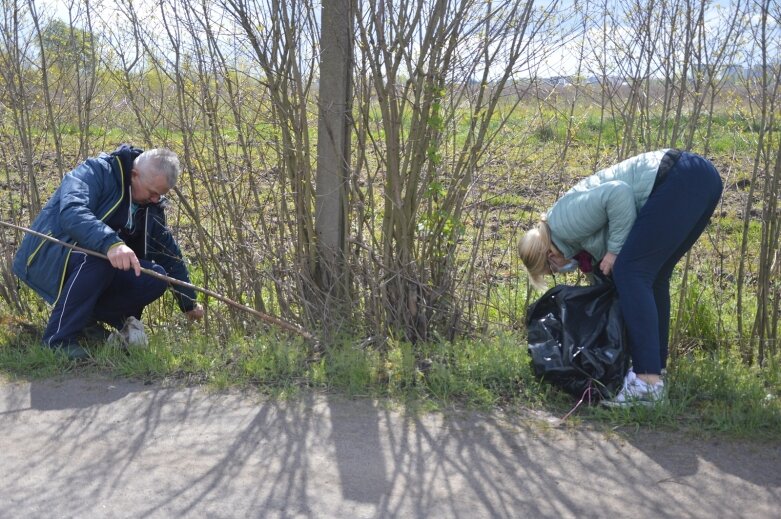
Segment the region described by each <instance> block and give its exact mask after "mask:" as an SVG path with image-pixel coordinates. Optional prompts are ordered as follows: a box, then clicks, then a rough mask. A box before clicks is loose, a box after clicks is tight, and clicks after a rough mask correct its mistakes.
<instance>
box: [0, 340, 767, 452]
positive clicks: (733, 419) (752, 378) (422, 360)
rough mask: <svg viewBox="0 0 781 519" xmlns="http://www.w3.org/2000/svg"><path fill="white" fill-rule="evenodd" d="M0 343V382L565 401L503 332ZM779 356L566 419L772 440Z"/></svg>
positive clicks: (694, 372) (494, 405)
mask: <svg viewBox="0 0 781 519" xmlns="http://www.w3.org/2000/svg"><path fill="white" fill-rule="evenodd" d="M10 328H11V327H8V326H5V327H4V328H3V330H2V335H0V373H2V374H4V375H7V376H10V377H12V378H45V377H52V376H58V375H62V374H75V375H76V376H79V375H85V374H88V373H100V374H102V375H104V376H113V377H124V378H129V379H135V380H143V381H152V382H158V383H164V384H185V385H192V384H199V385H200V384H205V385H207V386H209V387H213V388H215V389H226V388H242V389H249V390H254V391H258V392H260V393H263V394H268V395H273V396H276V397H287V396H291V395H296V394H299V393H300V392H301V391H326V392H337V393H341V394H345V395H348V396H351V397H372V398H382V399H388V400H390V401H393V402H397V403H403V404H405V405H408V406H411V407H414V408H418V409H425V410H437V409H446V408H453V407H454V406H456V407H461V408H466V409H477V410H483V411H487V410H495V409H501V410H504V411H506V412H510V413H512V412H514V411H517V410H519V409H528V408H534V409H539V410H544V411H547V412H550V413H551V414H553V415H554V416H558V417H562V416H564V415H565V414H566V413H567V412H568V411H569V410H570V409H571V408H572V407H573V406H574V405H575V403H576V402H575V400H574V399H572V398H571V397H569V396H568V395H565V394H564V393H562V392H560V391H558V390H556V389H555V388H553V387H551V386H549V385H547V384H544V383H541V382H540V381H539V380H537V379H536V378H535V377H534V375H533V374H532V372H531V368H530V365H529V359H528V355H527V352H526V343H525V338H524V337H523V336H521V335H519V334H517V333H504V334H500V335H495V336H492V337H490V338H488V337H487V338H485V339H482V340H468V341H458V342H456V343H454V344H450V343H445V342H441V343H433V344H425V345H420V344H418V345H416V346H415V347H413V346H412V345H411V344H409V343H407V342H403V341H394V340H389V341H388V342H387V343H386V344H385V345H384V347H381V348H376V347H371V348H365V347H361V346H358V345H357V344H356V343H355V342H354V341H349V340H344V341H342V342H340V343H338V344H336V345H334V346H332V347H330V348H327V349H326V350H325V351H323V352H315V351H313V350H312V348H311V347H310V346H309V345H307V344H306V343H304V342H302V341H300V340H295V339H291V338H289V337H280V336H276V335H273V334H267V335H258V336H254V337H241V336H236V337H231V338H228V339H226V340H224V341H223V342H221V343H218V342H216V341H214V340H213V339H212V338H209V337H206V336H204V335H203V334H202V333H200V332H198V331H196V330H195V329H189V330H171V331H165V330H163V331H160V332H158V333H157V334H156V335H153V336H152V337H151V340H150V345H149V347H148V348H147V349H143V350H131V351H129V352H125V351H121V350H118V349H116V348H112V347H109V346H105V345H102V344H91V345H90V346H89V350H90V352H91V354H92V359H91V360H90V361H88V362H83V363H74V362H71V361H68V360H67V359H66V358H65V357H64V356H62V355H60V354H57V353H54V352H52V351H50V350H47V349H44V348H41V347H39V346H37V340H36V338H35V336H34V334H30V333H14V332H12V331H11V330H10ZM778 365H779V358H778V357H771V358H770V359H769V361H768V363H767V366H766V367H764V368H757V367H747V366H746V365H745V364H744V363H743V362H742V361H741V360H740V358H739V356H738V354H737V353H729V350H726V351H725V350H724V349H720V350H719V352H711V353H708V352H705V351H695V352H692V353H689V354H686V355H682V356H680V357H677V358H675V357H674V358H673V359H672V361H671V364H670V367H669V373H668V375H667V381H668V383H667V385H668V392H669V399H668V400H667V401H666V402H665V403H663V404H661V405H659V406H657V407H654V408H636V409H607V408H602V407H600V406H591V407H588V406H583V407H580V408H579V409H578V410H577V411H576V412H575V413H574V414H573V415H572V417H571V418H570V419H569V420H570V421H571V422H572V423H574V424H577V423H582V422H584V421H585V422H589V423H592V424H594V425H599V424H603V425H605V426H609V427H636V426H642V427H647V428H662V429H675V430H683V431H688V432H690V433H691V434H693V435H716V436H725V437H734V438H744V439H763V440H764V439H770V440H779V439H781V375H779V370H778Z"/></svg>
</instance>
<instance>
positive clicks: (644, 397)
mask: <svg viewBox="0 0 781 519" xmlns="http://www.w3.org/2000/svg"><path fill="white" fill-rule="evenodd" d="M662 398H664V381H663V380H660V381H659V382H657V383H656V384H649V383H647V382H645V381H643V380H641V379H639V378H638V377H637V375H636V374H635V372H634V371H632V370H631V369H630V370H629V372H628V373H627V374H626V377H624V387H623V388H621V391H619V392H618V394H617V395H616V396H615V397H614V398H612V399H610V400H602V404H603V405H606V406H608V407H631V406H634V405H642V406H652V405H655V404H657V403H658V402H659V401H660V400H662Z"/></svg>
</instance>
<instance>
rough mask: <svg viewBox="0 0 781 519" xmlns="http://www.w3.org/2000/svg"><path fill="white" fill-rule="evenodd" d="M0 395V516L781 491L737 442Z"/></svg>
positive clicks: (172, 391) (384, 513)
mask: <svg viewBox="0 0 781 519" xmlns="http://www.w3.org/2000/svg"><path fill="white" fill-rule="evenodd" d="M0 395H2V397H0V421H2V424H3V434H1V435H0V453H1V454H0V456H2V462H3V467H4V469H5V470H4V471H0V502H3V503H4V509H5V511H6V512H7V513H8V514H10V516H47V515H53V514H54V515H57V516H60V517H84V516H90V517H168V516H209V517H237V516H248V517H261V516H262V517H432V516H433V517H469V518H473V517H523V516H529V517H575V516H577V517H601V516H605V515H607V514H611V513H622V512H625V511H626V510H630V509H631V510H634V511H636V512H637V514H640V515H638V516H643V515H648V514H652V513H653V514H657V515H661V516H662V517H673V516H679V517H680V516H686V517H724V516H735V517H737V516H751V517H775V516H777V510H778V509H779V505H781V499H780V495H781V482H779V479H778V473H777V471H776V472H773V468H774V466H775V467H777V466H778V465H777V464H776V463H777V455H778V451H777V450H775V451H773V454H772V455H769V453H768V452H767V451H757V452H754V451H752V450H751V447H753V446H751V445H749V446H741V445H736V444H732V443H724V444H707V443H697V442H694V441H688V442H687V441H686V440H685V439H682V438H681V437H678V436H675V435H672V436H670V435H654V434H650V435H642V434H637V435H633V436H629V435H624V436H621V435H619V434H610V435H606V434H605V433H603V432H599V431H593V430H587V429H557V428H552V427H546V426H545V425H544V424H541V423H539V422H535V421H534V420H533V419H532V418H530V417H529V416H528V415H523V414H522V413H521V414H519V415H518V416H515V417H508V416H503V415H499V414H494V413H490V414H481V413H466V412H463V413H461V412H453V413H449V414H448V415H443V414H416V413H413V412H407V411H404V410H399V409H394V408H392V407H390V406H388V405H381V404H380V403H378V402H375V401H372V400H369V399H356V400H350V399H346V398H342V397H338V396H334V395H318V394H313V393H310V394H304V395H301V396H300V397H298V398H296V399H291V400H285V401H274V400H270V399H267V398H263V397H260V396H258V395H257V394H247V393H239V392H221V393H212V392H209V391H206V390H204V389H202V388H165V387H160V386H145V385H143V384H141V383H136V382H128V381H112V380H103V379H87V380H84V379H65V380H59V381H34V382H29V383H24V382H20V383H11V384H0ZM725 449H726V450H725ZM747 449H748V450H747ZM776 449H777V447H776ZM717 451H719V452H726V453H728V454H729V456H727V457H725V458H723V459H722V458H720V457H719V456H716V455H714V454H713V453H714V452H717ZM773 456H776V458H774V457H773ZM746 463H751V464H753V465H752V466H749V465H746ZM774 464H775V465H774ZM756 467H759V468H758V469H757V468H756ZM52 511H56V513H54V512H52ZM637 514H635V515H637Z"/></svg>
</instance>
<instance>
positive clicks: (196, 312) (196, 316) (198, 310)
mask: <svg viewBox="0 0 781 519" xmlns="http://www.w3.org/2000/svg"><path fill="white" fill-rule="evenodd" d="M184 315H186V316H187V318H188V319H189V320H191V321H200V320H201V319H202V318H203V306H201V303H195V308H193V309H192V310H190V311H189V312H185V313H184Z"/></svg>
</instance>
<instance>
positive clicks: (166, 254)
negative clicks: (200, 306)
mask: <svg viewBox="0 0 781 519" xmlns="http://www.w3.org/2000/svg"><path fill="white" fill-rule="evenodd" d="M149 217H150V218H151V219H152V222H151V228H150V229H149V231H148V232H149V235H148V237H147V239H148V242H147V245H148V249H147V254H146V259H148V260H152V261H154V262H155V263H158V264H159V265H160V266H162V267H163V268H164V269H165V271H166V272H167V273H168V275H169V276H171V277H173V278H176V279H178V280H179V281H184V282H186V283H190V274H189V272H188V270H187V265H186V264H185V262H184V257H183V256H182V251H181V249H180V248H179V244H178V243H176V240H175V239H174V237H173V235H172V234H171V231H170V229H168V226H167V225H166V221H165V213H164V211H163V210H162V208H155V210H151V209H150V215H149ZM171 291H172V292H173V294H174V298H175V299H176V303H177V304H178V305H179V309H180V310H181V311H182V312H189V311H190V310H192V309H193V308H195V303H196V301H197V299H196V294H195V290H193V289H191V288H188V287H183V286H179V285H171Z"/></svg>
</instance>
